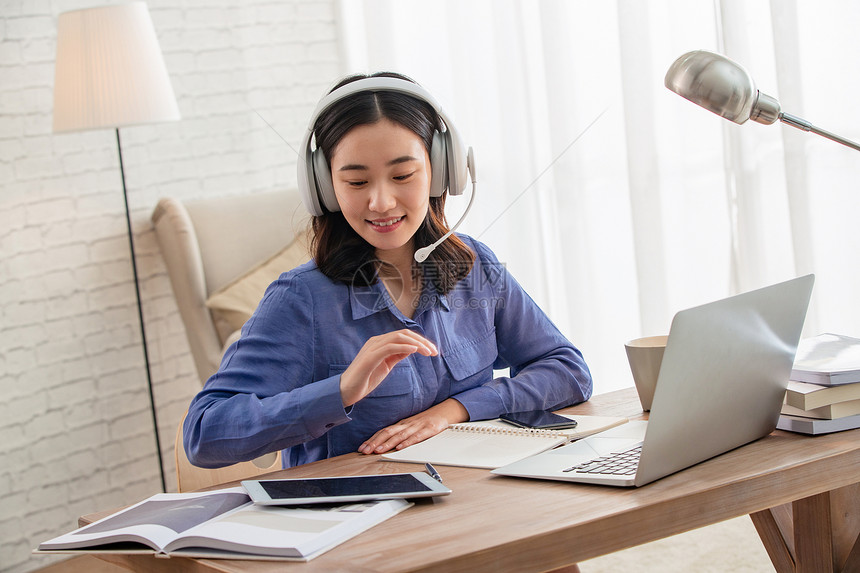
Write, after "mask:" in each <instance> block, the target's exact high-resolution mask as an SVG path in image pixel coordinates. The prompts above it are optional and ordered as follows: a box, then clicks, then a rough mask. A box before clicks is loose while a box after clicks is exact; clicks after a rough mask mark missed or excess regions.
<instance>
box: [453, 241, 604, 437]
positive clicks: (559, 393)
mask: <svg viewBox="0 0 860 573" xmlns="http://www.w3.org/2000/svg"><path fill="white" fill-rule="evenodd" d="M470 243H471V245H472V247H473V249H474V250H475V252H476V254H477V257H476V261H475V266H476V268H474V269H473V271H472V272H480V273H483V279H484V280H483V281H482V282H483V285H484V288H485V289H486V292H482V293H481V294H482V295H483V296H489V297H490V299H491V300H492V308H493V314H492V319H493V321H494V325H493V327H494V328H495V333H496V346H497V350H498V357H497V359H496V362H495V364H494V365H493V367H494V368H495V369H497V370H498V369H504V368H507V367H510V376H501V377H497V378H494V379H492V380H490V381H488V382H486V383H484V384H482V385H480V386H477V387H475V388H472V389H469V390H465V391H464V392H462V393H460V394H457V395H455V396H453V397H454V398H456V399H457V400H458V401H459V402H460V403H462V404H463V406H464V407H465V408H466V410H467V411H468V412H469V417H470V419H472V420H484V419H491V418H496V417H498V416H499V415H500V414H502V413H504V412H517V411H526V410H555V409H559V408H563V407H565V406H570V405H572V404H576V403H579V402H584V401H585V400H588V399H589V398H590V397H591V393H592V386H593V383H592V378H591V372H590V371H589V369H588V366H587V365H586V363H585V360H584V359H583V356H582V353H581V352H580V351H579V350H578V349H577V348H576V347H574V346H573V344H571V342H570V341H569V340H568V339H567V338H566V337H565V336H564V335H563V334H562V333H561V332H560V331H559V330H558V328H557V327H556V326H555V324H553V323H552V321H551V320H550V319H549V317H548V316H547V315H546V314H545V313H544V312H543V311H542V310H541V309H540V307H539V306H538V305H537V303H535V301H534V300H532V298H531V297H530V296H529V295H528V294H527V293H526V292H525V290H524V289H523V288H522V286H520V284H519V283H518V282H517V281H516V280H515V279H514V277H513V276H512V275H511V274H510V273H509V272H508V270H507V269H506V268H505V266H504V265H502V264H501V263H499V261H498V259H497V258H496V256H495V254H494V253H493V252H492V251H491V250H490V249H489V248H487V247H486V246H485V245H484V244H482V243H480V242H479V241H474V240H471V241H470Z"/></svg>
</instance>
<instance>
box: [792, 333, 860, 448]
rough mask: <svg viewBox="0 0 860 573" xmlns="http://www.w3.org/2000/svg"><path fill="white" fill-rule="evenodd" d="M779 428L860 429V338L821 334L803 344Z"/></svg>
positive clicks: (812, 431)
mask: <svg viewBox="0 0 860 573" xmlns="http://www.w3.org/2000/svg"><path fill="white" fill-rule="evenodd" d="M777 428H779V429H781V430H789V431H792V432H800V433H803V434H828V433H830V432H839V431H842V430H850V429H852V428H860V339H857V338H851V337H848V336H842V335H838V334H820V335H818V336H815V337H812V338H805V339H803V340H801V341H800V344H799V345H798V348H797V357H796V358H795V361H794V368H793V369H792V371H791V380H790V381H789V383H788V389H787V390H786V393H785V404H783V406H782V414H781V415H780V418H779V424H778V425H777Z"/></svg>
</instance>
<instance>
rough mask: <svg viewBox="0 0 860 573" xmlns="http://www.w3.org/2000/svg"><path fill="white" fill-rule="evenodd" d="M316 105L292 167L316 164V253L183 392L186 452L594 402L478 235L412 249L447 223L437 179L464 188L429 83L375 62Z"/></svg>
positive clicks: (197, 457)
mask: <svg viewBox="0 0 860 573" xmlns="http://www.w3.org/2000/svg"><path fill="white" fill-rule="evenodd" d="M323 102H325V105H323ZM323 102H321V106H320V108H318V111H317V112H316V113H315V117H314V119H313V120H312V124H311V125H312V135H313V137H314V139H315V142H316V150H314V149H312V147H311V142H310V135H309V136H308V141H307V149H306V150H303V151H304V152H305V153H306V155H307V159H306V164H305V163H303V162H300V165H299V170H300V172H301V170H303V169H306V168H310V169H311V170H312V171H311V173H312V175H311V176H308V175H307V172H305V173H301V176H300V178H299V179H300V190H301V191H302V192H303V193H304V194H305V196H304V197H303V198H304V199H305V204H306V205H307V206H308V208H309V209H310V210H311V212H312V213H313V214H314V215H315V217H314V218H313V225H312V242H311V245H312V252H313V255H314V258H313V260H311V261H309V262H308V263H305V264H304V265H302V266H300V267H298V268H296V269H294V270H292V271H289V272H286V273H284V274H283V275H281V277H280V278H279V279H278V280H277V281H275V282H274V283H273V284H272V285H271V286H270V287H269V288H268V290H267V292H266V294H265V296H264V297H263V300H262V301H261V302H260V305H259V307H258V308H257V310H256V312H255V313H254V315H253V316H252V317H251V319H250V320H249V321H248V322H247V323H246V324H245V326H244V328H243V329H242V336H241V338H240V339H239V341H238V342H236V343H235V344H234V345H233V346H231V347H230V349H229V350H228V351H227V353H226V354H225V356H224V358H223V361H222V363H221V367H220V369H219V371H218V372H217V373H216V374H215V375H213V376H212V377H211V378H210V379H209V381H208V382H207V383H206V385H205V387H204V388H203V390H202V391H201V392H200V393H199V394H198V395H197V396H196V397H195V398H194V400H193V402H192V404H191V407H190V409H189V412H188V416H187V417H186V420H185V426H184V439H185V449H186V452H187V453H188V457H189V459H190V460H191V462H192V463H194V464H195V465H198V466H202V467H219V466H223V465H228V464H232V463H236V462H239V461H243V460H249V459H253V458H256V457H258V456H260V455H263V454H265V453H268V452H271V451H275V450H279V449H280V450H284V452H283V461H284V466H285V467H289V466H295V465H298V464H303V463H307V462H311V461H314V460H319V459H322V458H327V457H330V456H336V455H339V454H344V453H347V452H354V451H359V452H362V453H366V454H372V453H376V454H378V453H383V452H386V451H389V450H392V449H399V448H403V447H406V446H409V445H411V444H414V443H416V442H419V441H421V440H425V439H427V438H428V437H430V436H432V435H434V434H437V433H439V432H441V431H442V430H444V429H445V428H446V427H447V426H448V425H449V424H452V423H456V422H464V421H467V420H481V419H490V418H496V417H498V416H499V414H502V413H503V412H511V411H522V410H543V409H557V408H561V407H564V406H568V405H571V404H575V403H577V402H581V401H584V400H587V399H588V398H589V397H590V395H591V391H592V382H591V375H590V373H589V371H588V367H587V366H586V364H585V362H584V361H583V359H582V356H581V354H580V352H579V351H578V350H577V349H576V348H574V347H573V345H572V344H571V343H570V342H569V341H568V340H567V339H566V338H565V337H564V336H563V335H562V334H561V333H560V332H559V331H558V329H557V328H556V327H555V326H554V325H553V324H552V323H551V322H550V320H549V319H548V318H547V316H546V315H545V314H544V313H543V312H542V311H541V310H540V309H539V308H538V307H537V305H536V304H535V303H534V301H532V299H531V298H530V297H529V296H528V295H527V294H526V293H525V292H524V291H523V289H522V288H521V287H520V285H519V284H517V282H516V281H515V280H514V279H513V277H512V276H511V275H510V274H509V273H508V272H507V270H506V269H505V268H504V266H503V265H501V264H500V263H499V262H498V260H497V259H496V257H495V255H494V254H493V253H492V252H491V251H490V250H489V249H488V248H487V247H486V246H485V245H483V244H481V243H480V242H478V241H476V240H474V239H471V238H469V237H466V236H463V235H452V236H450V237H448V238H447V239H446V240H444V241H442V242H441V243H440V244H439V245H438V247H436V248H435V250H433V251H432V253H431V254H430V255H429V256H428V257H427V259H426V260H425V261H423V262H421V263H418V262H416V256H415V255H416V250H417V249H419V248H421V247H425V246H427V245H430V244H432V243H435V242H436V241H437V240H439V239H440V238H442V237H443V236H444V235H445V234H446V232H447V231H448V226H447V223H446V220H445V213H444V207H445V199H446V195H447V192H446V190H450V192H452V193H459V192H462V186H465V181H460V179H462V177H459V174H458V171H459V170H460V163H463V161H464V157H459V156H457V154H458V153H460V151H461V147H462V144H460V143H458V141H452V140H451V139H450V138H451V137H454V136H456V133H455V130H454V129H453V125H446V123H447V124H450V120H449V119H448V118H447V117H445V116H444V115H443V114H442V111H441V110H440V109H439V108H438V106H436V105H435V102H434V101H433V100H432V97H430V96H429V94H426V92H424V91H423V89H422V88H420V87H419V86H418V85H417V84H415V83H414V82H412V81H411V80H409V79H408V78H405V77H403V76H399V75H395V74H376V75H374V76H370V77H366V76H352V77H349V78H346V79H344V80H342V81H341V82H340V83H339V84H338V85H337V86H336V87H335V88H334V90H332V92H331V93H330V94H329V96H327V98H324V100H323ZM440 141H441V142H442V143H440ZM445 141H447V142H448V143H447V146H446V145H445V144H444V142H445ZM440 145H441V148H442V150H441V152H440ZM431 157H432V158H433V161H432V163H431ZM458 162H459V163H458ZM452 182H455V183H456V185H453V186H452V185H451V183H452ZM461 185H462V186H461ZM473 192H474V190H473ZM417 258H421V257H420V254H419V256H418V257H417ZM508 367H509V368H510V375H509V376H499V377H494V369H496V370H498V369H504V368H508Z"/></svg>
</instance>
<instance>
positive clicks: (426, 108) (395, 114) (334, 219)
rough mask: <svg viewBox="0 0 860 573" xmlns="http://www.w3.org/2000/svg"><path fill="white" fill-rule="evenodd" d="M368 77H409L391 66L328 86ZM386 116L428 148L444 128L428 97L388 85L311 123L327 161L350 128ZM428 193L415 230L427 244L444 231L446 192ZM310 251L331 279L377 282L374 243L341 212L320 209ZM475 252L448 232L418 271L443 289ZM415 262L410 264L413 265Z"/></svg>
mask: <svg viewBox="0 0 860 573" xmlns="http://www.w3.org/2000/svg"><path fill="white" fill-rule="evenodd" d="M367 77H393V78H399V79H404V80H407V81H412V80H411V79H409V78H407V77H405V76H402V75H400V74H394V73H390V72H381V73H376V74H373V75H371V76H366V75H354V76H349V77H347V78H344V79H343V80H341V81H340V83H338V84H337V85H336V86H335V87H334V88H332V91H334V90H336V89H338V88H339V87H342V86H344V85H346V84H348V83H351V82H354V81H356V80H360V79H364V78H367ZM383 118H384V119H388V120H390V121H392V122H394V123H396V124H399V125H401V126H403V127H405V128H406V129H409V130H410V131H412V132H413V133H415V134H416V135H417V136H418V137H419V138H420V139H421V141H423V142H424V147H425V148H426V149H427V153H428V155H429V153H430V146H431V145H432V143H433V133H434V131H442V120H441V118H440V117H439V115H438V114H437V113H436V110H434V109H433V106H431V105H430V104H429V103H427V102H425V101H422V100H420V99H418V98H415V97H412V96H410V95H407V94H403V93H399V92H391V91H378V92H358V93H355V94H353V95H351V96H349V97H347V98H345V99H342V100H340V101H338V102H335V103H334V104H333V105H332V106H331V107H329V108H328V109H327V110H326V111H325V112H323V113H322V114H320V116H319V117H318V118H317V120H316V123H315V124H314V137H315V139H316V145H317V147H318V148H319V149H321V150H322V152H323V154H324V155H325V158H326V161H328V162H329V165H331V156H332V152H333V151H334V149H335V147H336V146H337V144H338V143H339V142H340V140H341V139H343V137H344V136H345V135H346V134H347V133H349V131H350V130H351V129H353V128H355V127H357V126H360V125H368V124H373V123H376V122H378V121H379V120H381V119H383ZM446 197H447V193H443V194H442V196H441V197H430V207H429V209H428V210H427V216H426V217H425V218H424V221H423V222H422V224H421V226H420V227H419V228H418V230H417V231H416V232H415V235H414V240H415V244H416V245H419V246H426V245H430V244H432V243H434V242H436V241H437V240H438V239H440V238H441V237H442V236H443V235H444V234H445V233H447V232H448V229H449V227H448V223H447V221H446V219H445V198H446ZM311 231H312V237H311V251H312V252H313V253H314V258H315V260H316V263H317V267H319V269H320V271H322V272H323V274H325V275H326V276H327V277H329V278H330V279H332V280H335V281H340V282H344V283H347V284H353V285H356V286H369V285H371V284H373V283H375V282H376V280H377V275H378V274H379V271H380V269H379V268H378V266H377V263H376V257H375V249H374V247H373V245H371V244H370V243H368V242H367V241H365V240H364V239H363V238H362V237H361V236H360V235H359V234H358V233H356V232H355V230H354V229H353V228H352V227H350V225H349V223H348V222H347V221H346V218H345V217H344V216H343V213H341V212H339V211H338V212H335V213H332V212H329V211H324V213H323V214H322V215H319V216H317V217H314V218H313V221H312V226H311ZM474 261H475V254H474V253H473V252H472V250H471V249H470V248H469V247H468V246H466V244H465V243H463V241H461V240H460V239H459V238H458V237H457V236H456V235H451V236H450V237H448V239H446V240H445V241H443V242H442V243H441V244H440V245H439V246H438V247H436V249H435V250H434V251H433V252H432V253H431V254H430V256H429V257H428V258H427V260H426V261H424V262H423V263H420V269H421V272H422V273H423V274H424V276H425V277H427V278H432V279H433V282H434V284H435V286H436V289H437V290H438V291H439V292H441V293H443V294H445V293H447V292H449V291H451V289H453V288H454V286H455V285H456V284H457V283H458V282H459V281H460V280H462V279H463V278H465V277H466V275H468V274H469V271H470V270H471V269H472V264H473V263H474ZM416 264H418V263H413V270H417V269H416V268H415V267H414V265H416Z"/></svg>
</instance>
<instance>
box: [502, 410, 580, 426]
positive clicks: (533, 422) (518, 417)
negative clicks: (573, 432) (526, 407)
mask: <svg viewBox="0 0 860 573" xmlns="http://www.w3.org/2000/svg"><path fill="white" fill-rule="evenodd" d="M499 419H500V420H502V421H504V422H507V423H508V424H513V425H514V426H519V427H520V428H536V429H540V430H565V429H569V428H575V427H576V420H571V419H570V418H566V417H564V416H561V415H559V414H553V413H552V412H549V411H547V410H531V411H528V412H508V413H507V414H502V415H501V416H499Z"/></svg>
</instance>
